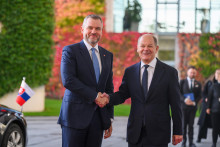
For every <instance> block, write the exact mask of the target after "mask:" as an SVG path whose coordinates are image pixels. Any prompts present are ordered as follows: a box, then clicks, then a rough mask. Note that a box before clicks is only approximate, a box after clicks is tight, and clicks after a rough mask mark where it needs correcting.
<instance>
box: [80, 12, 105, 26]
mask: <svg viewBox="0 0 220 147" xmlns="http://www.w3.org/2000/svg"><path fill="white" fill-rule="evenodd" d="M89 18H92V19H95V20H97V19H99V20H100V21H101V23H102V27H103V21H102V18H101V17H100V16H98V15H95V14H90V15H88V16H86V17H85V18H84V20H83V25H82V26H83V27H84V26H85V25H86V22H87V20H88V19H89Z"/></svg>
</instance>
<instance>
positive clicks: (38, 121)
mask: <svg viewBox="0 0 220 147" xmlns="http://www.w3.org/2000/svg"><path fill="white" fill-rule="evenodd" d="M26 120H27V123H28V145H27V147H61V146H62V145H61V128H60V126H59V125H58V124H57V123H56V122H57V117H26ZM197 121H198V119H197V118H196V120H195V127H194V138H196V137H197V133H198V126H197ZM126 126H127V117H115V120H114V123H113V133H112V136H111V137H110V138H109V139H104V140H103V144H102V146H103V147H127V142H126V140H125V137H126ZM211 133H212V130H208V138H207V139H206V140H202V143H196V145H197V147H211V144H212V140H211ZM169 147H174V146H173V145H171V144H169ZM175 147H181V144H179V145H176V146H175ZM217 147H220V138H219V139H218V146H217Z"/></svg>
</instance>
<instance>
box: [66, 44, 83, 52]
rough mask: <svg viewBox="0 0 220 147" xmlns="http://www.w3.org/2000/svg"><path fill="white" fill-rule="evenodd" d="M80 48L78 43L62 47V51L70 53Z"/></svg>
mask: <svg viewBox="0 0 220 147" xmlns="http://www.w3.org/2000/svg"><path fill="white" fill-rule="evenodd" d="M79 48H80V43H79V42H78V43H75V44H70V45H66V46H64V47H63V50H67V51H70V50H76V49H79Z"/></svg>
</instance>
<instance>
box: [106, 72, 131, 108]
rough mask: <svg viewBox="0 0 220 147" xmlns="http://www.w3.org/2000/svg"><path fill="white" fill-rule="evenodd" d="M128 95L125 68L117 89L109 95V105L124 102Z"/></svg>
mask: <svg viewBox="0 0 220 147" xmlns="http://www.w3.org/2000/svg"><path fill="white" fill-rule="evenodd" d="M129 97H130V92H129V89H128V86H127V70H125V73H124V76H123V79H122V82H121V85H120V87H119V91H117V92H115V93H113V94H111V95H110V102H109V103H110V105H119V104H122V103H124V101H125V100H126V99H128V98H129Z"/></svg>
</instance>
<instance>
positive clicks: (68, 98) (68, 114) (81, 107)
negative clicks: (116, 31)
mask: <svg viewBox="0 0 220 147" xmlns="http://www.w3.org/2000/svg"><path fill="white" fill-rule="evenodd" d="M98 48H99V53H100V58H101V64H102V71H101V74H100V77H99V82H98V84H97V83H96V77H95V71H94V68H93V63H92V60H91V56H90V55H89V52H88V49H87V48H86V46H85V44H84V42H83V41H81V42H79V43H76V44H72V45H68V46H65V47H64V48H63V52H62V60H61V77H62V82H63V85H64V87H65V88H66V90H65V93H64V97H63V102H62V106H61V111H60V115H59V119H58V123H59V124H61V125H64V126H68V127H72V128H76V129H84V128H86V127H87V126H88V125H89V124H90V122H91V120H92V116H93V113H94V112H95V110H96V108H97V105H96V104H95V102H94V100H95V98H96V97H97V92H106V93H112V92H113V89H114V87H113V82H112V76H113V72H112V62H113V55H112V53H110V52H109V51H107V50H105V49H104V48H102V47H100V46H99V47H98ZM100 112H101V113H100V114H101V120H102V124H103V129H108V128H109V127H110V125H111V120H110V118H113V107H110V106H108V107H107V106H106V107H104V108H102V109H100Z"/></svg>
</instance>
